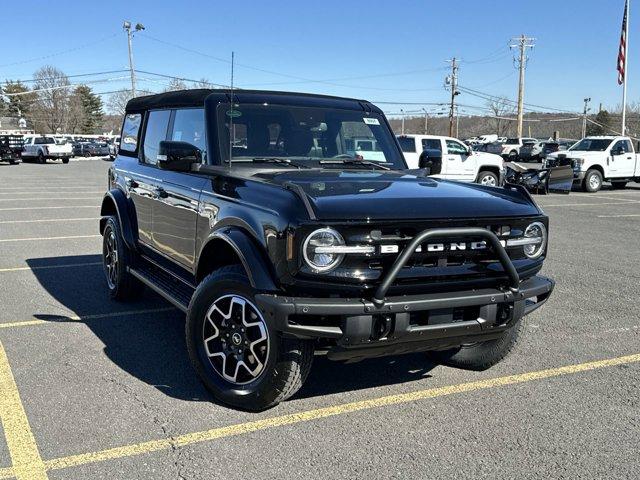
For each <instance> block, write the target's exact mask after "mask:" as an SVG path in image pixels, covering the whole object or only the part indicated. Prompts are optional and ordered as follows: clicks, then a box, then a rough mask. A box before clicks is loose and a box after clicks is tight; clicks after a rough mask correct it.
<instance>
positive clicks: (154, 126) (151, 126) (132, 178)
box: [125, 110, 171, 247]
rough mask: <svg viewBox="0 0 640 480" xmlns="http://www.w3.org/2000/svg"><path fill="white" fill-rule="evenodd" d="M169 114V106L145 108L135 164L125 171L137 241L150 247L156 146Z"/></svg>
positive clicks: (156, 160) (152, 244)
mask: <svg viewBox="0 0 640 480" xmlns="http://www.w3.org/2000/svg"><path fill="white" fill-rule="evenodd" d="M127 117H129V115H128V116H127ZM170 118H171V110H152V111H150V112H147V114H146V119H145V125H144V133H143V136H142V147H141V149H140V154H139V159H140V161H139V163H138V165H137V166H136V167H134V168H132V169H131V170H130V171H129V172H127V176H126V183H127V188H128V189H129V195H130V196H131V199H132V200H133V203H134V205H135V207H136V215H137V218H138V237H139V239H140V243H142V244H144V245H145V246H150V247H154V241H153V209H154V204H155V199H156V183H157V182H158V168H157V167H156V163H157V162H158V159H157V157H158V147H159V144H160V142H161V141H162V140H166V138H167V132H168V129H169V119H170ZM125 122H126V120H125Z"/></svg>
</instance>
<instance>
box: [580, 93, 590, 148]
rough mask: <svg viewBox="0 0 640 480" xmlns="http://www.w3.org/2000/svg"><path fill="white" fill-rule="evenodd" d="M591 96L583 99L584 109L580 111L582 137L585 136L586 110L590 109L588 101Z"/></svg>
mask: <svg viewBox="0 0 640 480" xmlns="http://www.w3.org/2000/svg"><path fill="white" fill-rule="evenodd" d="M590 101H591V97H589V98H585V99H584V110H583V112H582V138H584V137H586V136H587V112H588V111H589V110H591V109H590V108H589V102H590Z"/></svg>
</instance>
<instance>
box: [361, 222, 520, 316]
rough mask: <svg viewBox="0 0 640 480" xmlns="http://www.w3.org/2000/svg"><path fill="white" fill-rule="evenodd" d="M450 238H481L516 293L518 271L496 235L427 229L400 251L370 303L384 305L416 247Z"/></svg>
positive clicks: (477, 231)
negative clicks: (432, 240) (487, 244)
mask: <svg viewBox="0 0 640 480" xmlns="http://www.w3.org/2000/svg"><path fill="white" fill-rule="evenodd" d="M451 237H458V238H460V237H474V238H482V239H483V240H486V241H487V242H488V243H489V244H490V245H491V247H492V249H493V251H494V252H495V254H496V255H497V256H498V260H499V261H500V264H501V265H502V268H504V271H505V272H506V274H507V276H508V277H509V283H510V285H509V288H510V289H511V291H512V292H513V293H517V292H518V289H519V286H520V276H519V275H518V271H517V270H516V267H514V265H513V263H512V262H511V259H510V258H509V254H507V251H506V250H505V249H504V247H503V246H502V243H500V239H499V238H498V237H497V235H496V234H495V233H493V232H491V231H489V230H485V229H484V228H471V227H467V228H436V229H428V230H423V231H422V232H420V233H419V234H418V235H416V236H415V237H414V238H413V239H412V240H411V242H410V243H409V245H407V247H406V248H405V249H404V250H403V251H402V253H401V254H400V255H399V256H398V258H397V259H396V261H395V262H394V263H393V265H392V266H391V269H390V270H389V272H388V273H387V274H386V276H385V277H384V279H383V280H382V282H381V283H380V286H379V287H378V288H377V290H376V291H375V293H374V295H373V298H372V299H371V301H372V302H373V303H374V304H375V305H376V306H378V307H380V306H382V305H384V303H385V296H386V294H387V291H388V290H389V287H390V286H391V285H392V284H393V282H394V281H395V279H396V277H397V276H398V274H399V273H400V271H401V270H402V268H403V267H404V266H405V265H406V264H407V262H408V261H409V259H410V258H411V256H412V255H413V254H414V253H415V251H416V249H417V248H418V246H420V245H421V244H422V243H424V242H425V241H427V240H431V239H434V238H438V239H444V238H451Z"/></svg>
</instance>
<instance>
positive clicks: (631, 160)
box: [545, 136, 640, 192]
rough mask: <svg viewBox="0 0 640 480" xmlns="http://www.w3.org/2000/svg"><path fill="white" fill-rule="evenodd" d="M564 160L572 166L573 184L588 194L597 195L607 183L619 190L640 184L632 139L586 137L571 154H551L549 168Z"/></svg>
mask: <svg viewBox="0 0 640 480" xmlns="http://www.w3.org/2000/svg"><path fill="white" fill-rule="evenodd" d="M560 160H565V161H569V162H570V163H571V166H572V168H573V181H574V183H580V185H581V186H582V189H583V190H584V191H585V192H597V191H598V190H600V188H601V187H602V182H603V181H605V180H606V181H609V182H611V185H612V186H613V188H616V189H617V188H624V187H625V186H626V185H627V182H630V181H634V182H640V161H639V160H640V159H639V156H638V155H637V154H636V153H635V150H634V148H633V142H632V141H631V139H630V138H629V137H614V136H602V137H595V136H594V137H585V138H583V139H582V140H580V141H579V142H578V143H576V144H575V145H573V146H572V147H571V148H569V149H568V150H564V151H560V152H553V153H550V154H548V155H547V159H546V160H545V166H555V165H557V164H558V163H559V161H560Z"/></svg>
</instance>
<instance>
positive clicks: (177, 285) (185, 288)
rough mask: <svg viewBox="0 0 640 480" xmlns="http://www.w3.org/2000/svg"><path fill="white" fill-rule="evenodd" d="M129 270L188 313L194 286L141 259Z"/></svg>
mask: <svg viewBox="0 0 640 480" xmlns="http://www.w3.org/2000/svg"><path fill="white" fill-rule="evenodd" d="M128 271H129V273H130V274H131V275H133V276H134V277H135V278H137V279H138V280H140V281H141V282H142V283H144V284H145V285H146V286H147V287H149V288H150V289H151V290H153V291H154V292H156V293H157V294H158V295H160V296H161V297H163V298H164V299H165V300H167V301H169V302H170V303H171V304H172V305H174V306H175V307H177V308H179V309H180V310H182V311H183V312H185V313H186V311H187V309H188V308H189V302H190V301H191V297H192V295H193V292H194V291H195V289H194V288H193V287H192V286H190V285H188V284H186V283H185V282H184V281H182V280H180V279H178V278H176V277H175V276H174V275H172V274H170V273H168V272H167V271H166V270H164V269H162V268H160V267H157V266H155V265H154V264H152V263H150V262H145V261H144V260H143V261H140V262H139V263H138V265H136V266H135V267H128Z"/></svg>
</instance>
